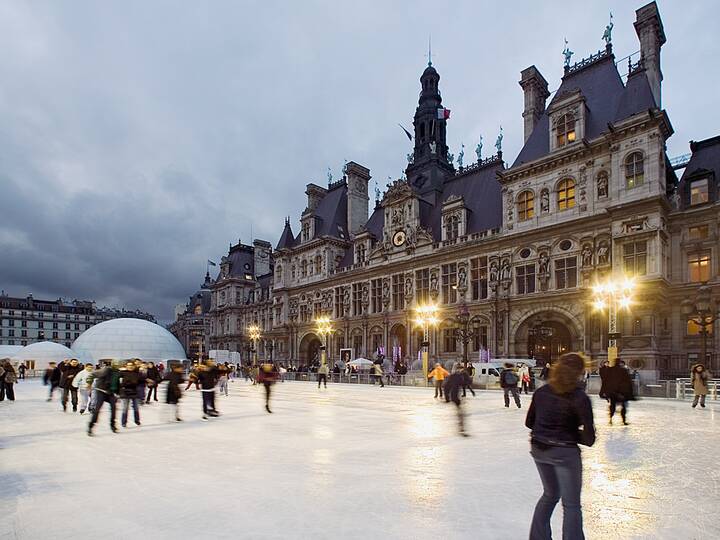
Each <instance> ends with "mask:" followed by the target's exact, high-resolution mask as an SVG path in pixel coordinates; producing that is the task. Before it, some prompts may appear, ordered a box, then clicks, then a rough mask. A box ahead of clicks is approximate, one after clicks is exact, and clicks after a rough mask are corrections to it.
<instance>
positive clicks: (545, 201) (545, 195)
mask: <svg viewBox="0 0 720 540" xmlns="http://www.w3.org/2000/svg"><path fill="white" fill-rule="evenodd" d="M540 211H541V212H542V213H543V214H547V213H548V212H549V211H550V192H549V191H548V190H547V189H543V190H542V191H541V192H540Z"/></svg>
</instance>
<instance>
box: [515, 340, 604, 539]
mask: <svg viewBox="0 0 720 540" xmlns="http://www.w3.org/2000/svg"><path fill="white" fill-rule="evenodd" d="M584 369H585V365H584V361H583V359H582V357H580V356H579V355H577V354H574V353H569V354H564V355H563V356H561V357H560V359H559V360H558V361H557V362H555V363H554V364H553V366H552V368H550V372H549V378H548V384H546V385H545V386H543V387H541V388H540V389H538V390H537V391H536V392H535V393H534V394H533V397H532V401H531V403H530V408H529V410H528V414H527V418H526V419H525V425H526V426H527V427H528V428H530V429H531V430H532V431H531V434H530V448H531V450H530V455H532V457H533V459H534V460H535V466H536V467H537V470H538V474H539V475H540V480H541V481H542V485H543V494H542V496H541V497H540V500H538V502H537V505H536V506H535V512H534V514H533V518H532V524H531V526H530V540H550V539H551V538H552V531H551V529H550V518H551V517H552V513H553V510H554V509H555V506H556V505H557V502H558V500H559V499H561V498H562V505H563V532H562V537H563V539H566V540H570V539H572V540H584V538H585V535H584V533H583V523H582V507H581V505H580V491H581V488H582V461H581V458H580V448H579V447H578V444H583V445H585V446H592V445H593V444H594V443H595V426H594V423H593V413H592V407H591V405H590V399H589V398H588V396H587V394H586V393H585V392H584V391H583V390H582V388H581V378H582V376H583V372H584ZM580 428H582V429H580Z"/></svg>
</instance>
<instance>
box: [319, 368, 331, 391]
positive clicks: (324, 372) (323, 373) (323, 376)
mask: <svg viewBox="0 0 720 540" xmlns="http://www.w3.org/2000/svg"><path fill="white" fill-rule="evenodd" d="M328 373H330V368H329V367H328V365H327V364H322V365H321V366H320V367H319V368H318V389H319V388H320V384H321V383H325V388H327V378H328Z"/></svg>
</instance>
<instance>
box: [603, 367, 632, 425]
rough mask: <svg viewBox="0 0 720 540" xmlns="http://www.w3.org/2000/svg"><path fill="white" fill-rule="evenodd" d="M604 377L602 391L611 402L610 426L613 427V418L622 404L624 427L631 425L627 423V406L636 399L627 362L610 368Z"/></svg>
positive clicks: (621, 413) (621, 414)
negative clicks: (626, 366) (626, 365)
mask: <svg viewBox="0 0 720 540" xmlns="http://www.w3.org/2000/svg"><path fill="white" fill-rule="evenodd" d="M603 375H604V376H605V378H604V379H603V381H602V391H603V394H604V395H605V397H606V398H607V399H608V400H609V401H610V407H609V413H610V419H609V421H608V424H610V425H612V422H613V416H615V411H616V410H617V406H618V404H620V416H621V418H622V422H623V424H624V425H626V426H627V425H629V422H628V421H627V404H628V401H630V400H632V399H635V398H634V396H633V393H634V392H633V382H632V378H631V377H630V373H629V372H628V370H627V369H626V368H625V362H623V361H622V360H618V361H617V362H616V363H615V365H614V366H610V367H608V368H607V369H606V370H605V371H604V372H603Z"/></svg>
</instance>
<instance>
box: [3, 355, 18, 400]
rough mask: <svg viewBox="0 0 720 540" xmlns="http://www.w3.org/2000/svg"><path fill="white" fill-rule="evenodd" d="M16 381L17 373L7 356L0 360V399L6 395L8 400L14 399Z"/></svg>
mask: <svg viewBox="0 0 720 540" xmlns="http://www.w3.org/2000/svg"><path fill="white" fill-rule="evenodd" d="M16 382H17V374H16V373H15V368H14V367H13V366H12V364H11V363H10V360H9V359H8V358H5V359H4V360H2V361H0V401H3V400H4V399H5V396H7V398H8V401H10V402H12V401H15V383H16Z"/></svg>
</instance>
